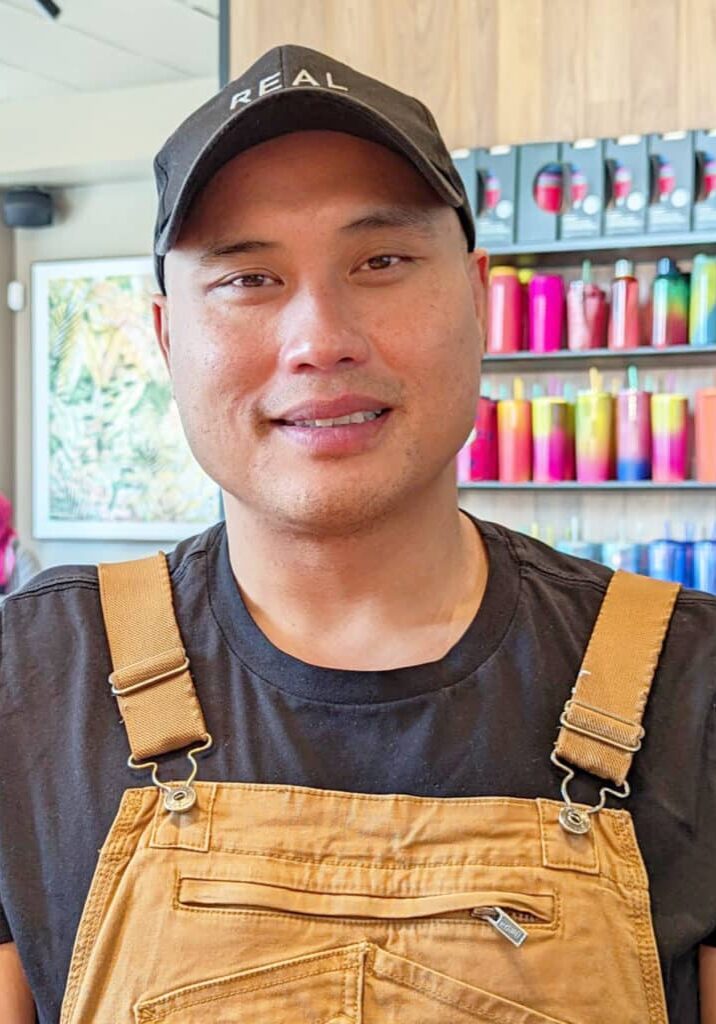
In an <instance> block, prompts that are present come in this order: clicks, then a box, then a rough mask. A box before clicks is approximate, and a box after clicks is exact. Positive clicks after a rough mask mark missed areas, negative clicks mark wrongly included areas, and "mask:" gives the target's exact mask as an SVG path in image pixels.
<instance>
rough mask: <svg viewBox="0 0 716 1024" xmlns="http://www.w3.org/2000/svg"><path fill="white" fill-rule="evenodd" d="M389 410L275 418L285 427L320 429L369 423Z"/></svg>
mask: <svg viewBox="0 0 716 1024" xmlns="http://www.w3.org/2000/svg"><path fill="white" fill-rule="evenodd" d="M388 411H389V410H388V409H387V408H386V409H378V410H377V411H375V410H367V409H366V410H359V411H358V412H352V413H350V415H348V416H334V417H331V418H324V419H316V420H277V421H276V422H277V423H280V424H282V425H283V426H287V427H305V428H307V429H321V428H323V427H347V426H349V425H351V424H354V423H370V422H371V421H372V420H377V419H378V418H379V417H380V416H383V415H384V414H385V413H387V412H388Z"/></svg>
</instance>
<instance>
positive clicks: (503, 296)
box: [487, 267, 524, 353]
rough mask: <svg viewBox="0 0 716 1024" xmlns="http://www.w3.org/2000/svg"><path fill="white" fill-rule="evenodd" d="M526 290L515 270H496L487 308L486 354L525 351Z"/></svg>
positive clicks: (495, 268) (496, 268) (493, 274)
mask: <svg viewBox="0 0 716 1024" xmlns="http://www.w3.org/2000/svg"><path fill="white" fill-rule="evenodd" d="M523 306H524V289H523V287H522V284H521V283H520V279H519V277H518V274H517V271H516V270H515V268H514V267H493V269H492V270H491V271H490V288H489V294H488V304H487V351H488V352H490V353H499V352H518V351H519V350H520V348H521V347H522V322H523Z"/></svg>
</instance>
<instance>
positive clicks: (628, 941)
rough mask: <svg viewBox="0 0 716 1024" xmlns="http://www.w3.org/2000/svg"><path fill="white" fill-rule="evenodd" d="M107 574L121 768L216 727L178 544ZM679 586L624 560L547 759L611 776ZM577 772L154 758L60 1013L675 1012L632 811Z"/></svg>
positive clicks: (87, 920)
mask: <svg viewBox="0 0 716 1024" xmlns="http://www.w3.org/2000/svg"><path fill="white" fill-rule="evenodd" d="M100 588H101V598H102V608H103V612H104V616H105V623H106V627H107V633H108V637H109V644H110V650H111V655H112V662H113V665H114V672H113V673H112V675H111V677H110V682H111V684H112V687H113V692H114V693H115V694H116V696H117V697H118V700H119V705H120V708H121V713H122V716H123V719H124V724H125V726H126V728H127V732H128V736H129V743H130V747H131V750H132V758H130V764H131V765H132V766H133V767H136V766H137V763H138V762H140V761H142V762H145V761H147V760H148V759H151V758H152V757H154V756H157V755H159V754H161V753H165V752H168V751H172V750H177V749H181V748H184V747H186V748H187V749H193V751H194V752H196V750H197V748H199V747H202V746H205V747H208V745H209V744H210V737H208V736H207V733H206V727H205V725H204V719H203V715H202V712H201V708H200V706H199V703H198V700H197V697H196V693H195V690H194V685H193V682H192V678H191V674H190V671H189V665H188V662H187V660H186V656H185V652H184V648H183V645H182V642H181V636H180V634H179V629H178V626H177V624H176V620H175V617H174V613H173V608H172V599H171V585H170V582H169V576H168V573H167V569H166V562H165V560H164V557H163V556H162V555H159V556H156V557H155V558H152V559H144V560H142V561H139V562H128V563H123V564H120V565H112V566H100ZM677 590H678V588H677V587H674V586H671V585H669V584H663V583H657V582H655V581H653V580H648V579H645V578H643V577H638V576H632V575H629V574H626V573H617V574H616V575H615V576H614V578H613V580H612V582H611V584H610V587H609V590H608V593H607V596H606V598H605V602H604V604H603V606H602V609H601V611H600V614H599V618H598V620H597V624H596V626H595V630H594V633H593V635H592V638H591V640H590V643H589V646H588V648H587V651H586V654H585V658H584V662H583V665H582V669H581V671H580V673H579V677H578V679H577V683H576V685H575V688H574V690H573V693H572V697H571V699H570V700H569V702H568V703H567V705H566V707H565V711H564V714H563V715H562V718H561V729H560V731H559V736H558V739H557V743H556V746H555V750H554V752H553V754H552V758H553V760H554V761H555V764H558V763H559V764H560V765H562V764H565V765H573V766H575V767H579V768H581V769H583V770H586V771H588V772H591V773H592V774H593V775H596V776H598V777H599V778H600V779H603V780H605V782H606V785H607V786H610V787H611V786H614V787H621V788H620V790H619V793H618V795H626V793H627V792H628V786H627V785H626V776H627V773H628V771H629V768H630V765H631V761H632V757H633V754H634V753H635V751H636V750H638V749H639V746H640V745H641V739H642V736H643V730H642V728H641V720H642V715H643V711H644V707H645V704H646V700H647V696H648V692H649V687H650V685H651V680H652V677H653V674H654V671H655V668H656V664H657V661H658V658H659V654H660V651H661V647H662V644H663V639H664V635H665V632H666V629H667V626H668V623H669V619H670V616H671V612H672V609H673V604H674V601H675V598H676V594H677ZM556 724H557V723H555V725H556ZM475 727H476V728H479V724H478V723H476V725H475ZM506 742H507V739H506ZM545 756H546V755H545ZM190 761H191V763H192V765H193V768H194V770H195V769H196V762H195V761H194V760H193V754H192V755H191V756H190ZM564 771H565V772H567V773H568V774H567V778H566V779H565V783H564V784H563V790H562V795H563V797H564V800H565V802H564V803H560V802H557V801H553V800H542V799H538V800H525V799H512V798H510V799H492V798H489V797H488V798H483V797H473V798H468V799H462V798H459V799H428V798H423V797H414V796H401V795H389V796H371V795H366V794H361V793H344V792H334V791H331V790H316V789H308V788H302V787H295V786H280V785H254V784H245V783H209V782H197V783H195V782H194V781H193V778H194V772H192V775H191V777H190V778H189V779H188V780H187V781H186V782H184V783H181V784H179V783H172V784H171V785H167V784H166V783H164V782H159V780H158V779H157V776H156V769H155V775H154V779H155V782H156V783H157V784H156V786H153V787H145V788H137V789H129V790H127V791H126V792H125V793H124V796H123V799H122V802H121V806H120V809H119V812H118V814H117V817H116V820H115V822H114V824H113V826H112V829H111V831H110V833H109V836H108V837H107V840H106V842H105V844H104V846H103V847H102V850H101V853H100V857H99V862H98V864H97V869H96V873H95V876H94V880H93V882H92V887H91V889H90V893H89V896H88V898H87V903H86V905H85V908H84V913H83V915H82V921H81V924H80V928H79V932H78V934H77V939H76V942H75V947H74V954H73V958H72V965H71V969H70V974H69V979H68V983H67V989H66V993H65V998H64V1003H63V1008H62V1016H61V1024H130V1022H132V1024H139V1022H142V1024H147V1022H149V1021H162V1022H166V1024H229V1022H231V1024H359V1022H360V1024H436V1022H451V1024H452V1022H454V1024H468V1022H476V1021H482V1022H489V1024H546V1022H552V1024H553V1022H555V1021H559V1022H570V1024H647V1022H651V1024H657V1022H658V1024H665V1022H666V1020H667V1017H666V1009H665V1002H664V993H663V987H662V980H661V973H660V968H659V960H658V957H657V949H656V944H655V939H654V933H653V929H652V923H651V916H650V907H649V889H648V881H647V876H646V872H645V870H644V865H643V863H642V859H641V856H640V853H639V847H638V845H637V841H636V837H635V834H634V827H633V824H632V820H631V816H630V815H629V813H628V812H627V811H623V810H609V809H601V808H597V809H594V808H585V807H584V806H583V805H575V804H572V803H571V801H570V799H569V794H568V791H567V783H568V782H569V779H570V778H571V774H569V773H570V768H569V767H565V768H564ZM608 791H609V792H611V791H612V790H611V789H610V790H608ZM601 795H602V803H603V800H604V796H605V790H602V794H601Z"/></svg>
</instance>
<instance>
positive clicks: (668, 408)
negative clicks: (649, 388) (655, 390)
mask: <svg viewBox="0 0 716 1024" xmlns="http://www.w3.org/2000/svg"><path fill="white" fill-rule="evenodd" d="M651 437H652V462H651V476H652V479H653V480H654V481H655V482H657V483H676V482H678V481H680V480H685V479H686V477H687V476H688V468H689V407H688V401H687V399H686V395H667V394H664V395H652V396H651Z"/></svg>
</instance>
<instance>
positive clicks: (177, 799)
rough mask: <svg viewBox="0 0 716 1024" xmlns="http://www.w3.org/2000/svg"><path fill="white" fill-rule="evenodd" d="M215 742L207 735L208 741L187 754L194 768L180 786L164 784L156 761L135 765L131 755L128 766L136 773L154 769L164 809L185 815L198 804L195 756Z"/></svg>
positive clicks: (153, 776) (154, 776)
mask: <svg viewBox="0 0 716 1024" xmlns="http://www.w3.org/2000/svg"><path fill="white" fill-rule="evenodd" d="M213 742H214V740H213V739H212V736H211V733H207V734H206V740H205V742H204V743H202V744H201V745H200V746H198V747H192V748H191V750H189V751H188V752H187V755H186V756H187V758H188V760H189V763H190V764H191V766H192V769H191V774H190V775H189V778H188V779H187V780H186V782H180V783H179V784H178V785H172V786H170V785H167V783H166V782H162V781H161V779H160V778H159V777H158V775H157V770H158V768H159V765H158V763H157V762H156V761H143V762H142V764H135V762H134V756H133V755H132V754H130V755H129V758H128V759H127V764H128V765H129V767H130V768H132V769H133V770H134V771H144V770H145V769H147V768H151V769H152V781H153V783H154V785H155V786H158V787H159V789H161V790H162V792H163V793H164V807H165V809H166V810H167V811H174V812H175V813H176V814H183V813H184V812H185V811H188V810H190V809H191V808H192V807H193V806H194V804H195V803H196V790H195V789H194V787H193V786H192V782H193V781H194V779H195V778H196V773H197V771H198V770H199V766H198V765H197V763H196V758H195V757H194V754H201V753H202V751H204V750H208V749H209V747H210V746H211V745H212V743H213Z"/></svg>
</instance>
